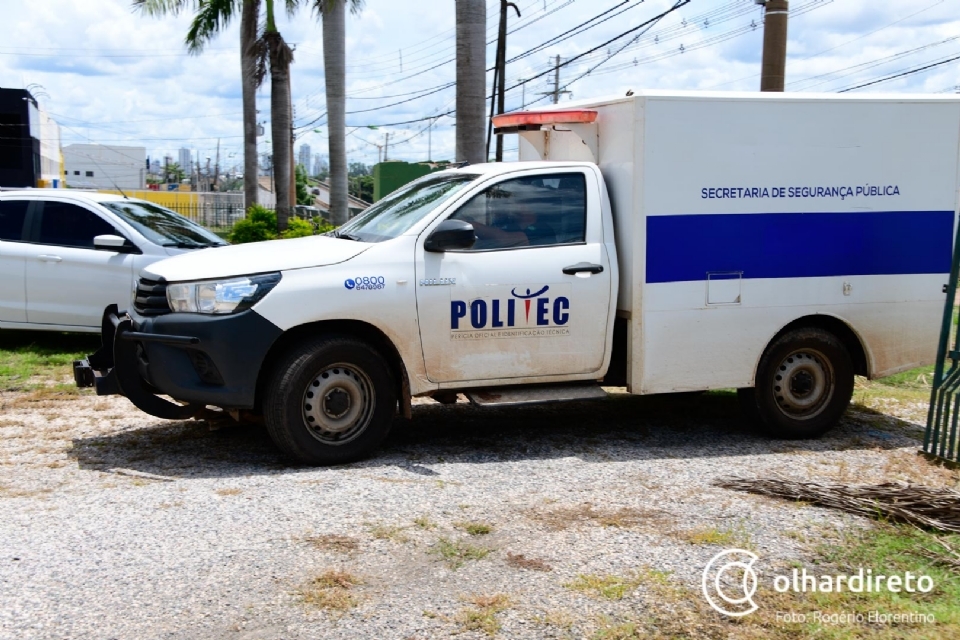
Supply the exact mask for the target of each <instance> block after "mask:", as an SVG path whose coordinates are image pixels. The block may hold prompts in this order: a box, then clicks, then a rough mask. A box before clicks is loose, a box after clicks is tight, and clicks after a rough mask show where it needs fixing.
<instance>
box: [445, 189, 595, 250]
mask: <svg viewBox="0 0 960 640" xmlns="http://www.w3.org/2000/svg"><path fill="white" fill-rule="evenodd" d="M450 219H452V220H463V221H464V222H469V223H470V224H472V225H473V228H474V230H475V231H476V233H477V242H476V244H474V246H473V248H472V249H470V251H490V250H496V249H515V248H524V247H538V246H547V245H557V244H575V243H582V242H584V239H585V238H586V227H587V224H586V223H587V184H586V178H585V177H584V175H583V174H582V173H579V172H578V173H555V174H549V175H540V176H529V177H524V178H514V179H512V180H504V181H503V182H498V183H497V184H495V185H492V186H490V187H488V188H487V189H485V190H484V191H482V192H481V193H479V194H477V195H475V196H474V197H473V198H471V199H470V200H469V201H468V202H467V203H466V204H464V205H463V206H462V207H460V208H459V209H458V210H457V211H456V212H455V213H454V214H453V215H452V216H450Z"/></svg>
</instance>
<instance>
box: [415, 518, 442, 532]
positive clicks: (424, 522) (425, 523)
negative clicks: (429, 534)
mask: <svg viewBox="0 0 960 640" xmlns="http://www.w3.org/2000/svg"><path fill="white" fill-rule="evenodd" d="M413 524H415V525H417V526H418V527H420V528H421V529H436V528H437V523H436V522H434V521H433V520H431V519H430V518H429V516H420V517H419V518H414V520H413Z"/></svg>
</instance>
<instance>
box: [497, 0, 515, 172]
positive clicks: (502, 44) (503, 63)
mask: <svg viewBox="0 0 960 640" xmlns="http://www.w3.org/2000/svg"><path fill="white" fill-rule="evenodd" d="M509 7H513V10H514V11H516V12H517V17H518V18H519V17H520V9H518V8H517V5H515V4H514V3H512V2H507V0H500V35H499V37H498V38H497V80H498V81H499V85H498V87H497V113H503V112H504V110H505V105H504V102H505V100H506V88H507V9H508V8H509ZM497 162H503V136H497Z"/></svg>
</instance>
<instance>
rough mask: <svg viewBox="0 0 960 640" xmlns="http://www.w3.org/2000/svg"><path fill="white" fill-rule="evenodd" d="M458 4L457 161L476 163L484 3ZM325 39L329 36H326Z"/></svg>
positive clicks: (479, 158) (480, 136)
mask: <svg viewBox="0 0 960 640" xmlns="http://www.w3.org/2000/svg"><path fill="white" fill-rule="evenodd" d="M456 2H457V152H456V159H457V162H464V161H466V162H470V163H472V164H476V163H479V162H486V161H487V159H486V157H484V156H485V155H486V152H485V150H484V147H485V140H484V132H485V131H486V121H485V118H484V106H485V99H484V98H485V96H484V94H485V87H484V85H485V84H486V67H487V43H486V40H487V6H486V2H485V0H456ZM324 39H326V37H324Z"/></svg>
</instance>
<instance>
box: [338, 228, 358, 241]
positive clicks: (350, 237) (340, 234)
mask: <svg viewBox="0 0 960 640" xmlns="http://www.w3.org/2000/svg"><path fill="white" fill-rule="evenodd" d="M333 237H334V238H343V239H344V240H354V241H357V242H359V241H360V236H355V235H353V234H350V233H343V232H342V231H340V230H339V229H334V231H333Z"/></svg>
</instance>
